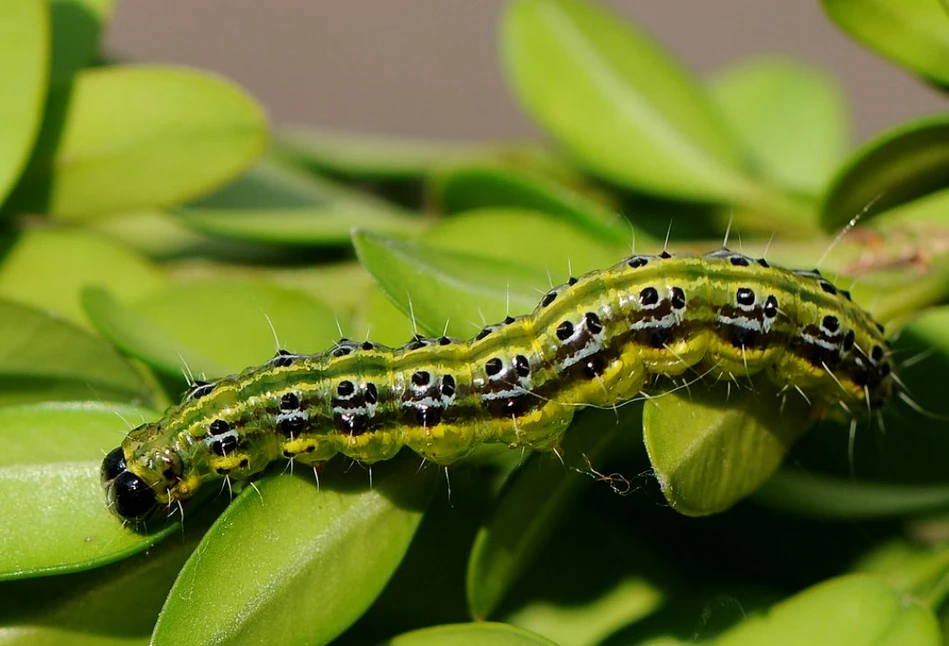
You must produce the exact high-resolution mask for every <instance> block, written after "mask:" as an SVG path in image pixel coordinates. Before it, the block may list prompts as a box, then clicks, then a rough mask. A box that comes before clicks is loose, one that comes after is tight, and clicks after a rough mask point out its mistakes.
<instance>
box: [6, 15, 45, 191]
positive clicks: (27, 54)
mask: <svg viewBox="0 0 949 646" xmlns="http://www.w3.org/2000/svg"><path fill="white" fill-rule="evenodd" d="M49 47H50V43H49V10H48V7H47V5H46V3H45V2H37V1H36V0H9V1H8V2H6V3H4V6H3V20H2V21H0V78H2V79H3V92H0V204H2V203H3V201H4V198H6V197H7V193H8V192H9V190H10V188H11V187H12V186H13V184H14V182H16V180H17V177H19V175H20V172H21V171H22V170H23V167H24V165H25V164H26V162H27V159H28V158H29V154H30V148H31V146H32V145H33V140H34V139H35V138H36V136H37V131H38V130H39V127H40V121H41V119H42V116H43V101H44V99H45V97H46V82H47V67H48V65H49Z"/></svg>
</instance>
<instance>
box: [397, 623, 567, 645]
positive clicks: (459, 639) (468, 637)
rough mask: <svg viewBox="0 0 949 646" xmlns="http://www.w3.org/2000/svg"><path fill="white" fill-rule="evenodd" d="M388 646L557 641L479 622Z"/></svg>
mask: <svg viewBox="0 0 949 646" xmlns="http://www.w3.org/2000/svg"><path fill="white" fill-rule="evenodd" d="M386 644H388V646H464V645H465V644H485V645H486V646H553V645H554V644H556V642H552V641H550V640H549V639H547V638H546V637H541V636H540V635H538V634H536V633H532V632H530V631H529V630H524V629H523V628H518V627H517V626H511V625H510V624H499V623H495V622H478V623H473V624H446V625H444V626H432V627H430V628H420V629H419V630H413V631H412V632H410V633H404V634H402V635H399V636H398V637H393V638H392V639H390V640H389V641H387V642H386Z"/></svg>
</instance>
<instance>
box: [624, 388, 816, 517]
mask: <svg viewBox="0 0 949 646" xmlns="http://www.w3.org/2000/svg"><path fill="white" fill-rule="evenodd" d="M764 381H765V380H763V379H755V381H754V383H755V385H754V388H753V389H750V390H738V389H737V388H732V389H731V392H729V391H728V386H729V384H718V385H716V386H712V387H709V388H706V387H705V386H704V385H703V384H701V383H698V384H696V383H693V384H691V386H690V387H689V388H685V389H681V390H677V391H672V392H668V393H665V394H661V395H659V396H652V397H650V398H649V399H648V400H647V401H646V406H645V409H644V411H643V440H644V441H645V443H646V450H647V451H648V453H649V459H650V461H651V462H652V466H653V469H654V470H655V474H656V478H657V479H658V480H659V484H660V486H661V487H662V492H663V494H664V495H665V497H666V500H668V501H669V504H670V505H672V507H673V509H675V510H676V511H678V512H680V513H683V514H686V515H689V516H704V515H708V514H714V513H717V512H720V511H724V510H726V509H728V508H729V507H731V506H732V505H734V504H735V503H737V502H738V501H739V500H742V499H743V498H745V497H746V496H748V495H749V494H751V493H752V492H754V491H755V490H756V489H758V487H760V486H761V485H762V484H763V483H764V482H765V481H766V480H767V479H768V478H770V477H771V475H772V474H773V473H774V472H775V470H777V468H778V466H780V464H781V460H782V459H783V458H784V455H785V454H786V453H787V451H788V449H789V448H790V446H791V445H792V444H793V443H794V441H795V440H797V438H798V437H800V435H801V434H802V433H803V432H804V431H805V430H806V429H807V427H808V421H807V414H808V409H809V406H806V405H805V404H804V402H803V400H802V399H801V398H792V397H789V396H788V397H785V398H784V399H785V401H784V403H783V405H782V397H779V396H778V394H777V390H776V388H775V387H774V386H772V385H771V384H770V383H764ZM736 390H738V391H737V392H735V391H736ZM782 409H783V410H782Z"/></svg>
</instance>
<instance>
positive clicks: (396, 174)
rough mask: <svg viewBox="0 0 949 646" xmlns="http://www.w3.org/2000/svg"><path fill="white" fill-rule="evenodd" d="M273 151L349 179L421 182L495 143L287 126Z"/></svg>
mask: <svg viewBox="0 0 949 646" xmlns="http://www.w3.org/2000/svg"><path fill="white" fill-rule="evenodd" d="M276 145H277V151H278V153H279V154H280V155H281V156H287V157H289V158H290V159H292V160H293V161H294V162H295V163H298V164H303V165H306V166H307V167H309V168H311V169H313V170H315V171H317V172H319V173H323V174H326V175H330V176H334V177H341V178H346V179H351V180H407V179H422V177H423V176H424V175H426V174H427V173H428V172H429V171H430V170H431V169H432V168H435V167H437V166H441V165H442V164H446V163H451V162H454V161H457V160H458V159H464V158H469V157H476V156H485V155H488V154H491V153H493V152H494V151H496V150H498V149H500V148H501V145H500V144H489V143H480V142H462V141H442V140H435V139H410V138H408V137H392V136H384V135H369V134H364V133H358V132H342V131H338V130H321V129H318V128H312V127H308V126H289V127H285V128H281V129H280V131H279V132H278V133H277V141H276Z"/></svg>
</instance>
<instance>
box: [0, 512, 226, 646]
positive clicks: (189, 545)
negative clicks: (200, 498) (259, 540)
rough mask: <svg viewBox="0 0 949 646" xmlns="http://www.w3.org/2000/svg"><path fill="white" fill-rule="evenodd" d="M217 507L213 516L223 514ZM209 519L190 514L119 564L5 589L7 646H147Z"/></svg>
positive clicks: (0, 615)
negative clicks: (159, 540) (154, 545)
mask: <svg viewBox="0 0 949 646" xmlns="http://www.w3.org/2000/svg"><path fill="white" fill-rule="evenodd" d="M218 507H219V505H217V506H212V507H210V508H209V509H208V510H207V511H210V512H214V513H215V514H216V513H219V512H220V509H219V508H218ZM209 515H211V514H208V513H204V512H202V513H200V514H198V515H196V516H190V515H189V517H188V522H187V523H185V524H184V527H183V529H181V528H178V529H177V531H174V532H173V533H174V534H176V536H174V537H172V538H171V539H170V540H167V541H165V542H164V543H163V544H162V545H161V546H159V547H157V548H153V549H150V550H148V551H147V552H145V553H143V554H138V555H135V556H133V557H131V558H127V559H124V560H123V561H121V562H120V563H115V564H112V565H109V566H105V567H100V568H97V569H94V570H89V571H85V572H78V573H74V574H65V575H59V576H52V577H42V578H35V579H27V580H24V581H14V582H5V583H2V584H0V595H2V596H3V598H4V599H5V600H6V603H4V604H3V606H2V608H0V625H2V626H3V644H4V646H21V645H22V646H54V645H55V646H58V645H68V646H75V645H79V646H98V645H100V644H109V645H111V646H116V645H117V644H141V645H142V646H145V645H146V644H148V642H149V639H150V637H151V633H152V629H153V628H154V627H155V621H156V619H157V618H158V613H159V611H160V610H161V607H162V604H163V603H164V602H165V598H166V597H167V595H168V591H169V590H171V586H172V584H173V583H174V581H175V577H176V576H177V575H178V571H179V570H180V569H181V567H182V565H184V563H185V560H186V559H187V557H188V555H189V554H190V553H191V552H192V551H193V550H194V548H195V546H196V545H197V543H198V540H199V539H200V538H201V536H202V535H203V534H204V532H205V531H206V530H207V528H208V526H209V525H210V523H209V522H208V518H207V517H208V516H209ZM113 520H114V519H113Z"/></svg>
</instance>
